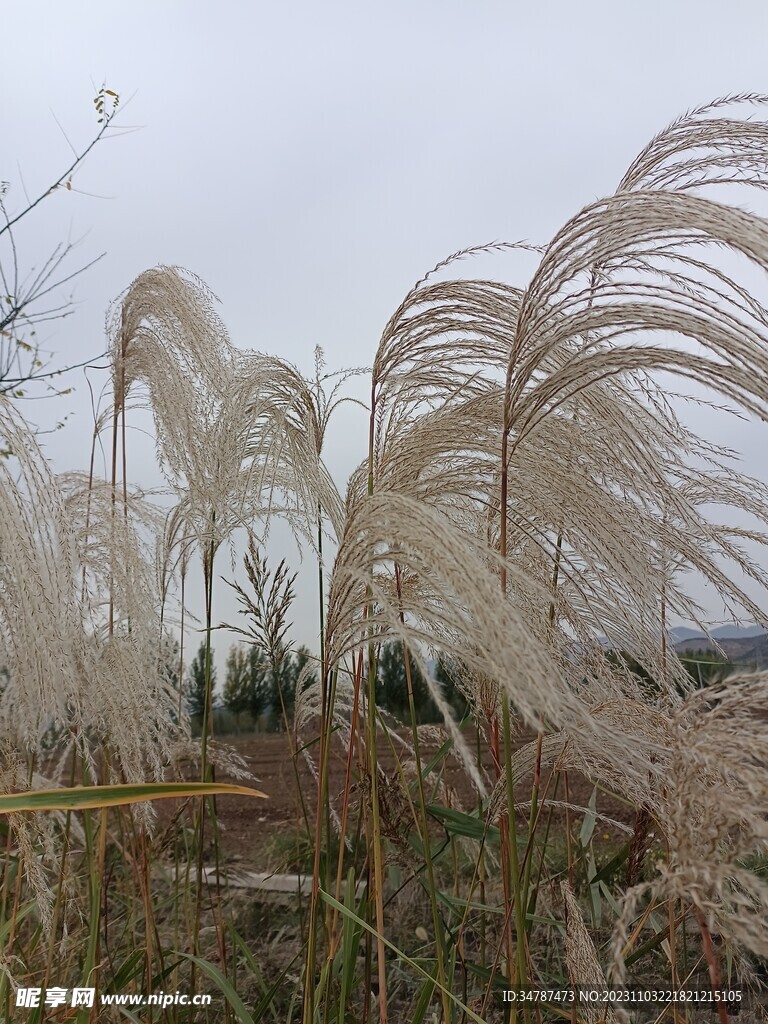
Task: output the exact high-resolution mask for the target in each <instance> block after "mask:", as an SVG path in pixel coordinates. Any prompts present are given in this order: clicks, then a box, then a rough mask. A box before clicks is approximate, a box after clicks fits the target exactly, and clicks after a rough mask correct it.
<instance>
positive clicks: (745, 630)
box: [712, 626, 766, 640]
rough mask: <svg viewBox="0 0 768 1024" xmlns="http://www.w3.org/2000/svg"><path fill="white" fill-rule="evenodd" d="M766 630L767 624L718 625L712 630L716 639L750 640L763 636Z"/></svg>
mask: <svg viewBox="0 0 768 1024" xmlns="http://www.w3.org/2000/svg"><path fill="white" fill-rule="evenodd" d="M765 631H766V630H765V626H718V627H717V629H713V630H712V636H713V637H715V639H716V640H748V639H749V638H750V637H756V636H762V635H763V634H764V633H765Z"/></svg>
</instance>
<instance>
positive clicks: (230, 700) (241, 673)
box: [223, 644, 251, 732]
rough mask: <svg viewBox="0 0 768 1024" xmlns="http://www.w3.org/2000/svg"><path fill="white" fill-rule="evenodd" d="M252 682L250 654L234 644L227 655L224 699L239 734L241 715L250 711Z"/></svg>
mask: <svg viewBox="0 0 768 1024" xmlns="http://www.w3.org/2000/svg"><path fill="white" fill-rule="evenodd" d="M250 681H251V673H250V665H249V663H248V654H247V653H246V652H245V650H244V649H243V647H242V646H241V645H240V644H233V645H232V646H231V647H230V649H229V654H228V655H227V664H226V677H225V679H224V692H223V697H224V705H225V707H226V708H227V710H228V711H231V712H232V714H233V715H234V716H235V721H236V723H237V731H238V732H239V731H240V715H242V713H243V712H244V711H248V710H249V704H250V693H249V689H250Z"/></svg>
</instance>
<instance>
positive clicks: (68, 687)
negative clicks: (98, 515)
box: [0, 402, 181, 781]
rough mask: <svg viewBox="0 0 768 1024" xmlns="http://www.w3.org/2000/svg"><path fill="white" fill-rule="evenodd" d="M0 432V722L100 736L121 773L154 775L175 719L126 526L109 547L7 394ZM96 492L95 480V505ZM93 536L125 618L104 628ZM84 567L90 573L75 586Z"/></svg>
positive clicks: (28, 730)
mask: <svg viewBox="0 0 768 1024" xmlns="http://www.w3.org/2000/svg"><path fill="white" fill-rule="evenodd" d="M0 435H1V436H2V437H3V440H4V443H5V444H6V445H7V446H8V447H9V448H10V449H11V450H12V451H13V452H14V453H15V454H14V458H13V460H10V461H9V460H3V461H2V462H1V463H0V519H1V520H2V529H0V574H1V578H2V583H1V584H0V638H1V639H0V648H1V649H2V652H3V661H4V663H5V665H6V666H7V670H8V674H9V681H8V684H7V686H6V687H5V689H4V690H3V693H2V697H1V698H0V722H1V723H2V728H3V730H4V732H5V734H6V735H7V736H9V737H12V738H13V740H14V742H15V743H16V744H17V745H18V746H20V747H25V748H29V749H32V750H37V749H39V745H40V743H41V741H42V739H43V737H44V735H45V734H46V733H47V732H48V731H49V730H51V729H53V730H54V731H56V732H59V733H61V734H62V735H63V736H64V737H72V738H74V739H75V740H76V742H77V743H78V745H79V746H80V749H81V752H82V753H83V754H84V756H85V757H86V758H89V757H90V742H91V741H95V742H99V741H103V742H108V743H109V745H110V748H111V749H112V750H113V752H114V755H115V758H116V761H117V764H118V765H119V766H120V768H121V770H122V771H123V772H124V774H125V776H126V778H128V779H131V780H134V781H138V780H140V779H144V778H145V777H146V776H147V774H150V775H151V776H153V777H155V778H160V777H161V776H162V773H163V769H164V766H165V764H166V763H167V759H168V756H169V753H170V750H171V747H172V745H173V742H174V741H175V738H176V735H177V734H178V732H179V729H180V728H181V725H180V724H178V723H176V724H175V723H174V720H173V715H172V709H173V706H174V701H173V696H172V692H171V687H170V684H169V681H168V680H167V678H165V676H164V675H163V673H162V672H160V671H159V669H158V663H157V643H158V636H159V630H158V622H157V604H156V597H157V595H156V592H155V589H154V587H153V586H152V585H151V575H150V574H148V573H147V572H146V571H145V567H144V564H143V557H142V548H141V545H140V544H139V542H138V540H137V539H136V535H134V534H130V528H126V529H127V530H128V531H129V532H126V534H125V535H124V536H123V537H122V542H123V543H122V545H121V547H120V548H119V550H117V549H116V548H115V546H114V542H113V538H112V537H109V538H108V537H107V536H106V534H103V533H102V532H101V528H100V527H97V526H96V524H95V518H92V519H91V521H90V523H89V525H88V527H87V530H86V529H85V528H84V522H85V515H84V508H85V502H86V499H85V496H84V495H83V494H82V493H81V494H80V495H79V496H78V494H77V491H76V490H73V489H72V488H71V486H69V485H70V484H71V481H69V482H68V487H69V489H70V496H69V502H70V504H69V506H68V500H67V498H66V496H65V495H64V493H63V492H62V489H61V487H60V486H59V482H58V481H57V479H56V478H55V477H54V476H53V474H52V473H51V472H50V469H49V468H48V466H47V465H46V463H45V460H44V459H43V456H42V453H41V452H40V450H39V447H38V446H37V443H36V441H35V439H34V436H33V435H32V433H31V431H29V429H28V428H27V427H26V424H25V423H24V422H23V420H22V419H21V417H20V416H19V415H18V413H17V412H16V411H15V409H14V408H13V407H12V406H11V405H9V404H8V403H7V402H2V403H0ZM101 494H102V491H101V490H100V489H99V488H97V489H96V491H95V492H94V502H95V504H98V503H99V502H100V500H101V497H100V495H101ZM121 529H122V528H121ZM94 545H95V547H94ZM99 545H107V546H108V548H109V550H108V552H107V554H108V555H109V556H110V557H111V558H113V559H115V560H116V573H115V578H116V579H117V580H118V582H117V591H118V593H119V594H120V602H121V608H122V611H123V613H124V615H125V617H126V618H125V622H126V625H125V626H120V625H119V624H118V630H117V631H116V632H115V633H114V635H113V636H111V637H110V636H109V635H108V634H107V631H106V627H105V625H104V622H105V619H104V616H103V615H101V616H99V614H98V606H99V604H100V602H101V601H103V600H104V593H103V585H104V579H105V575H106V573H105V570H104V568H103V566H101V564H100V557H101V554H102V553H104V552H105V551H107V549H106V548H105V547H101V548H99ZM97 549H98V551H97ZM121 560H122V561H121ZM118 566H119V568H118ZM84 569H85V571H86V573H87V574H88V575H89V576H90V579H91V581H92V583H91V586H90V587H89V588H88V590H87V592H86V594H85V596H83V591H82V574H83V570H84ZM92 570H93V571H92ZM128 616H130V618H131V630H130V632H128V629H127V617H128ZM31 637H34V642H30V638H31ZM136 722H141V723H142V725H141V729H136V727H135V724H136Z"/></svg>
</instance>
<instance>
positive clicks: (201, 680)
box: [184, 643, 216, 718]
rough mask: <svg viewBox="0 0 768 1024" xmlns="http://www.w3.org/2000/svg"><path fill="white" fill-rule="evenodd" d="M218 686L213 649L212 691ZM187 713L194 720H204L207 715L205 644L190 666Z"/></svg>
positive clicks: (186, 693) (185, 688) (201, 646)
mask: <svg viewBox="0 0 768 1024" xmlns="http://www.w3.org/2000/svg"><path fill="white" fill-rule="evenodd" d="M215 686H216V668H215V666H214V664H213V649H211V690H213V689H214V688H215ZM184 697H185V701H186V705H187V712H188V713H189V715H190V716H191V717H192V718H202V717H203V714H204V713H205V643H201V644H200V647H199V649H198V652H197V654H196V655H195V656H194V658H193V659H192V664H191V665H190V666H189V675H188V676H187V681H186V684H185V686H184Z"/></svg>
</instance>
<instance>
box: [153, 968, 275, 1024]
mask: <svg viewBox="0 0 768 1024" xmlns="http://www.w3.org/2000/svg"><path fill="white" fill-rule="evenodd" d="M173 955H174V956H180V957H183V959H185V960H189V961H190V963H193V964H196V965H197V966H198V967H199V968H200V970H201V971H202V972H203V974H205V975H207V976H208V977H209V978H210V979H211V981H212V982H213V983H214V984H215V985H216V987H217V988H218V989H219V991H220V992H221V994H222V995H223V996H224V998H225V999H226V1000H227V1002H228V1003H229V1005H230V1006H231V1007H232V1009H233V1010H234V1012H235V1015H236V1016H237V1019H238V1020H239V1021H242V1024H256V1022H255V1021H254V1019H253V1017H252V1016H251V1015H250V1013H249V1012H248V1008H247V1007H246V1005H245V1003H244V1002H243V1000H242V999H241V998H240V996H239V995H238V994H237V992H235V990H234V989H233V988H232V985H231V984H230V983H229V981H228V980H227V979H226V978H225V977H224V975H223V974H222V973H221V971H220V970H219V968H218V967H216V966H214V964H212V963H210V962H209V961H208V960H203V958H202V957H199V956H195V955H194V954H193V953H182V952H180V951H178V950H174V954H173Z"/></svg>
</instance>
